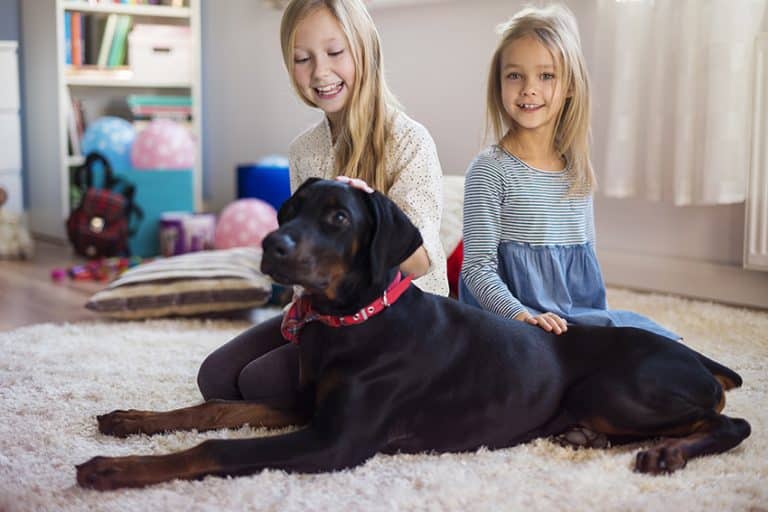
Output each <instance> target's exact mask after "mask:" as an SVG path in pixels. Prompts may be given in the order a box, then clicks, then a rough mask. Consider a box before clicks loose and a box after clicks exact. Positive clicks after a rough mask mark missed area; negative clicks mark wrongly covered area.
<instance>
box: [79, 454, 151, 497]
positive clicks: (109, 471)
mask: <svg viewBox="0 0 768 512" xmlns="http://www.w3.org/2000/svg"><path fill="white" fill-rule="evenodd" d="M136 459H137V457H94V458H92V459H91V460H89V461H88V462H84V463H83V464H80V465H78V466H75V467H76V468H77V484H78V485H79V486H80V487H84V488H87V489H96V490H98V491H110V490H114V489H120V488H122V487H142V486H144V485H145V484H144V483H141V482H139V481H137V480H136V479H135V478H134V477H135V476H136V475H137V474H140V472H139V471H138V469H139V464H137V460H136Z"/></svg>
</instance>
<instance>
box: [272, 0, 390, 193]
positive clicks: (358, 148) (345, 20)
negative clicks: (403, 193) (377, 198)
mask: <svg viewBox="0 0 768 512" xmlns="http://www.w3.org/2000/svg"><path fill="white" fill-rule="evenodd" d="M320 8H326V9H328V10H329V11H330V12H331V14H332V15H333V16H334V17H335V18H336V20H337V21H338V22H339V24H340V25H341V29H342V31H343V32H344V35H345V36H346V38H347V42H348V44H349V47H350V51H351V53H352V58H353V60H354V62H355V83H354V86H353V88H352V91H351V93H352V95H351V97H350V99H349V103H348V105H347V108H346V109H345V111H344V113H343V115H342V123H341V126H340V130H339V133H338V137H337V143H336V169H335V172H336V175H337V176H342V175H343V176H349V177H352V178H362V179H363V180H365V181H366V182H367V183H368V184H369V185H371V186H372V187H374V188H375V189H377V190H379V191H381V192H383V193H385V194H386V193H387V192H388V191H389V187H390V186H391V185H392V179H391V178H389V177H388V175H387V172H386V168H387V163H388V162H387V158H386V152H385V149H386V144H387V142H388V141H389V139H390V136H391V125H392V120H391V119H390V114H391V112H393V110H394V109H396V108H399V104H398V102H397V100H396V99H395V97H394V95H393V94H392V93H391V92H390V90H389V87H387V83H386V81H385V80H384V64H383V60H382V53H381V42H380V38H379V33H378V31H377V30H376V26H375V25H374V24H373V20H372V19H371V16H370V14H369V13H368V11H367V10H366V8H365V5H363V2H362V1H361V0H291V2H289V3H288V5H287V6H286V8H285V12H284V13H283V19H282V21H281V23H280V44H281V46H282V50H283V60H284V61H285V67H286V68H287V69H288V74H289V75H290V77H291V83H292V84H293V87H294V89H295V90H296V92H297V94H298V95H299V97H300V98H301V99H302V100H303V101H304V102H305V103H307V104H308V105H310V106H312V107H317V105H315V104H314V103H312V102H311V101H309V99H307V98H306V97H304V95H303V94H302V93H301V91H300V89H299V87H298V85H297V84H296V81H295V79H294V75H293V67H294V56H293V51H294V44H295V43H294V40H295V37H296V27H297V26H298V24H299V22H301V20H303V19H304V18H305V17H306V16H307V15H309V14H310V13H311V12H313V11H314V10H315V9H320Z"/></svg>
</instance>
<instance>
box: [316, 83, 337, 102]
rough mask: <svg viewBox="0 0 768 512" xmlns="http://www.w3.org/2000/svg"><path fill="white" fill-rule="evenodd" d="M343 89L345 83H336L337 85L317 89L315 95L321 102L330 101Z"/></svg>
mask: <svg viewBox="0 0 768 512" xmlns="http://www.w3.org/2000/svg"><path fill="white" fill-rule="evenodd" d="M343 88H344V82H336V83H335V84H330V85H323V86H318V87H315V93H317V96H318V97H319V99H321V100H330V99H333V98H335V97H336V96H337V95H338V94H339V93H340V92H341V90H342V89H343Z"/></svg>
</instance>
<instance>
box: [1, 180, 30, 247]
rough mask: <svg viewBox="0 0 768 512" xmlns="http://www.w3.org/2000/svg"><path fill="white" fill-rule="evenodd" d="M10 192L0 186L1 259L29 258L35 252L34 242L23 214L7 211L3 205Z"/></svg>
mask: <svg viewBox="0 0 768 512" xmlns="http://www.w3.org/2000/svg"><path fill="white" fill-rule="evenodd" d="M7 200H8V192H6V191H5V189H4V188H3V187H0V259H6V258H7V259H28V258H31V257H32V254H33V253H34V243H33V242H32V237H31V236H29V231H27V228H26V227H25V226H24V223H23V222H22V219H21V216H20V215H17V214H14V213H11V212H6V211H4V210H3V205H4V204H5V202H6V201H7Z"/></svg>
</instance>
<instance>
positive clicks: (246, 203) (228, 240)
mask: <svg viewBox="0 0 768 512" xmlns="http://www.w3.org/2000/svg"><path fill="white" fill-rule="evenodd" d="M276 229H277V212H276V211H275V209H274V208H273V207H272V206H271V205H270V204H269V203H266V202H265V201H262V200H260V199H238V200H237V201H235V202H233V203H230V204H229V205H228V206H227V207H226V208H224V211H222V212H221V215H220V216H219V221H218V223H217V224H216V235H215V238H214V246H215V247H216V249H231V248H232V247H261V241H262V239H264V237H265V236H266V235H267V234H268V233H270V232H272V231H274V230H276Z"/></svg>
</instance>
